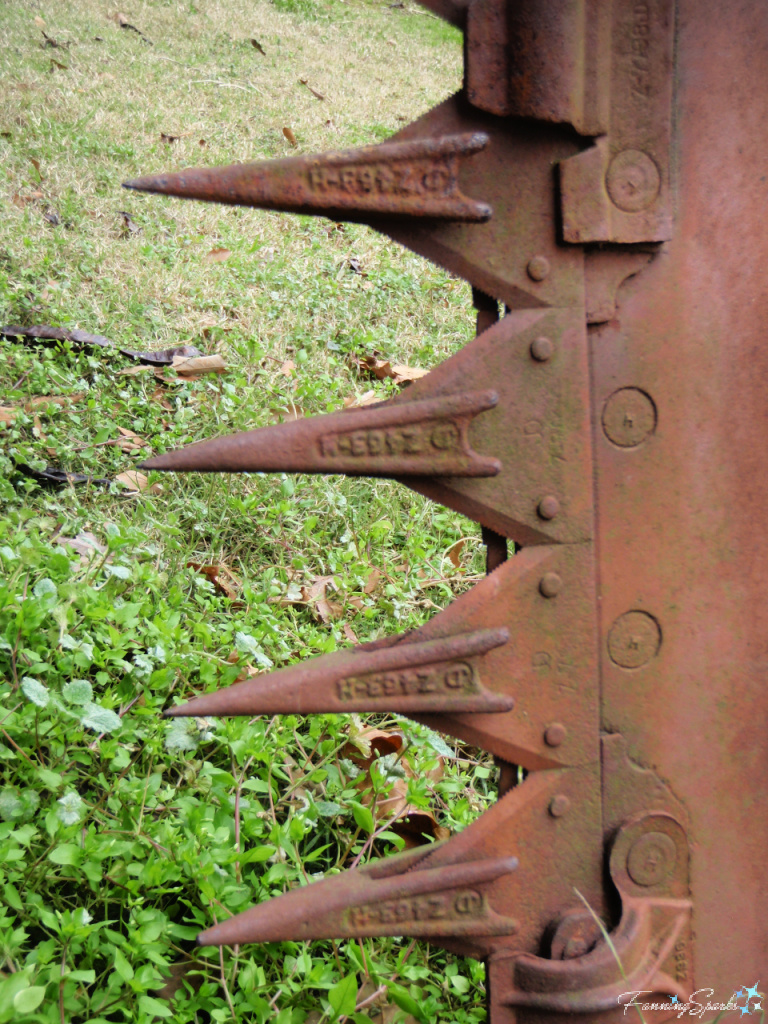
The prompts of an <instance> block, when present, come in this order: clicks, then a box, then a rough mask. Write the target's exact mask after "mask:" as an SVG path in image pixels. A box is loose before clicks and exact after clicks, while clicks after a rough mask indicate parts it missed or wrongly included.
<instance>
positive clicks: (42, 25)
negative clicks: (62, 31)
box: [35, 14, 45, 28]
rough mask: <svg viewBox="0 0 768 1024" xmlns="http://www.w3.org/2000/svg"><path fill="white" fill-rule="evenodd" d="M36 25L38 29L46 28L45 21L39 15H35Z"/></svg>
mask: <svg viewBox="0 0 768 1024" xmlns="http://www.w3.org/2000/svg"><path fill="white" fill-rule="evenodd" d="M35 24H36V25H37V27H38V28H45V19H44V18H41V17H40V15H39V14H36V15H35Z"/></svg>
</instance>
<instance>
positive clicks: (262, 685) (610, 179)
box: [133, 0, 768, 1024]
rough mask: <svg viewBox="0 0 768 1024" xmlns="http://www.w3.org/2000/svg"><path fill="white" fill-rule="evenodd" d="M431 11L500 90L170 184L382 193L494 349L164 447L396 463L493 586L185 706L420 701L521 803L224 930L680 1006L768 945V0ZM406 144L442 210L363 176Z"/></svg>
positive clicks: (268, 707) (410, 706)
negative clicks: (424, 948) (368, 390)
mask: <svg viewBox="0 0 768 1024" xmlns="http://www.w3.org/2000/svg"><path fill="white" fill-rule="evenodd" d="M426 5H427V6H428V7H430V9H432V10H433V11H434V12H435V13H437V14H439V15H440V16H441V17H444V18H446V20H448V21H450V22H451V23H452V24H455V25H457V26H459V27H460V28H462V29H463V30H464V31H465V37H466V50H465V63H466V82H465V89H464V91H463V92H462V93H460V94H458V95H457V96H454V97H451V98H450V99H448V100H446V101H445V103H443V104H441V105H440V106H438V107H437V108H435V109H434V110H432V111H430V112H429V113H428V114H426V115H425V116H424V117H423V118H421V119H419V120H418V121H416V122H415V123H414V124H412V125H409V126H408V127H407V128H405V129H404V130H403V131H402V132H400V133H399V134H398V135H397V136H396V137H395V140H394V141H393V142H392V143H386V144H384V146H380V147H369V148H368V149H366V150H364V151H356V152H357V153H358V154H360V153H362V154H363V155H362V156H354V155H350V154H344V155H343V157H340V156H339V155H338V154H335V155H330V156H326V157H324V158H317V159H310V158H304V157H302V158H298V159H297V160H294V161H278V162H275V163H273V164H270V165H258V167H254V166H251V167H248V166H246V167H244V168H240V169H234V170H233V169H223V170H221V169H219V170H212V171H209V172H198V171H195V172H183V175H181V176H176V177H175V179H174V181H173V182H171V177H173V176H169V178H168V179H166V183H167V182H170V184H169V185H168V187H167V188H166V187H165V185H164V186H163V187H162V188H160V187H158V188H157V189H156V190H158V191H168V192H172V193H174V194H184V195H192V194H197V193H195V192H194V189H196V188H199V189H201V190H202V191H203V192H204V193H205V194H204V195H203V194H201V195H200V198H207V199H217V200H219V201H234V202H246V203H256V205H264V206H267V207H270V208H275V206H277V208H283V209H289V208H290V209H301V210H302V211H303V212H307V210H308V209H309V207H308V206H307V205H306V204H307V203H310V201H312V202H314V201H315V199H316V196H317V194H318V189H317V188H315V189H314V191H312V190H310V191H309V192H308V191H306V182H307V181H308V180H310V177H311V175H313V174H315V171H313V170H312V168H316V169H319V170H318V171H317V173H318V174H320V173H322V174H326V173H330V174H331V175H332V178H328V177H326V178H324V179H322V180H323V181H325V182H326V183H327V186H328V188H327V196H326V198H327V199H328V202H329V203H332V204H335V205H333V207H332V208H333V211H334V215H337V211H338V210H340V209H341V207H340V206H339V203H340V199H339V194H340V192H342V191H344V189H342V188H341V185H340V183H341V182H342V180H344V181H345V182H346V181H348V182H351V183H352V185H350V186H349V188H348V189H347V192H346V193H345V195H346V199H348V200H349V204H348V206H346V207H344V208H343V209H344V211H346V212H345V215H346V216H348V217H349V218H350V219H357V220H363V221H366V222H368V223H371V224H373V225H374V226H375V227H376V228H377V229H378V230H381V231H384V232H386V233H387V234H389V235H390V236H391V237H392V238H395V239H397V240H399V241H400V242H402V243H403V244H405V245H407V246H409V247H410V248H411V249H413V250H414V251H416V252H419V253H421V254H422V255H424V256H426V257H428V258H429V259H432V260H434V261H436V262H438V263H440V264H441V265H443V266H445V267H447V268H449V269H450V270H452V271H453V272H454V273H456V274H459V275H461V276H463V277H465V278H466V279H467V280H468V281H469V282H470V283H471V285H472V287H473V301H474V305H475V307H476V309H477V336H476V337H475V338H474V339H472V340H469V341H468V344H467V345H466V346H465V348H464V349H463V350H462V351H461V352H459V353H458V354H457V355H455V356H453V357H452V358H451V359H449V360H447V361H446V362H445V363H444V364H442V365H441V366H439V367H437V368H435V369H434V370H433V371H432V372H431V373H430V374H429V375H428V376H427V377H425V378H423V379H421V380H419V381H418V382H416V383H414V384H413V385H411V386H410V387H409V388H408V390H407V391H406V392H405V393H404V394H403V395H401V396H399V397H398V398H396V399H394V400H392V401H390V402H387V403H382V404H381V405H380V406H377V407H373V408H371V409H367V410H356V411H353V412H349V413H334V414H332V415H330V416H325V417H318V418H317V419H315V420H308V421H305V422H299V423H291V424H286V425H284V426H279V427H270V428H267V429H265V430H260V431H252V432H249V433H247V434H243V435H239V436H237V437H235V438H223V439H219V440H216V441H211V442H206V443H203V444H201V445H196V446H192V447H190V448H188V449H184V450H182V451H180V452H173V453H169V454H167V455H164V456H160V457H159V458H158V459H156V460H152V462H150V463H149V465H150V466H151V467H154V468H162V469H175V470H189V469H201V470H204V471H222V470H229V471H232V470H235V471H253V470H281V471H285V470H302V471H310V472H347V473H350V474H354V475H360V474H366V475H372V476H382V475H383V476H392V477H394V478H396V479H399V480H402V481H403V483H405V484H407V485H408V486H410V487H412V488H414V489H415V490H417V491H419V492H421V493H423V494H425V495H427V496H429V497H430V498H433V499H434V500H435V501H439V502H441V503H443V504H446V505H448V506H450V507H452V508H454V509H456V510H458V511H461V512H463V513H464V514H466V515H468V516H470V517H471V518H473V519H475V520H476V521H477V522H479V523H480V524H481V525H482V527H483V538H484V540H485V542H486V543H487V545H488V569H489V575H488V577H487V578H486V579H485V580H484V581H482V582H481V583H479V584H477V585H476V586H475V588H474V589H473V590H472V591H470V592H469V593H468V594H465V595H463V596H462V597H461V598H459V599H457V600H456V601H454V603H453V604H452V605H451V606H449V607H448V608H447V609H446V610H445V611H443V612H440V613H439V614H438V615H436V616H434V618H433V619H432V620H431V621H430V622H428V623H427V624H426V625H425V626H423V627H422V628H421V629H419V630H416V631H414V632H412V633H409V634H407V635H405V636H402V637H392V638H389V639H387V640H386V641H384V642H379V643H377V644H374V645H364V646H363V647H361V648H359V649H358V650H356V651H344V652H339V653H336V654H333V655H328V656H324V657H321V658H317V659H314V660H312V661H309V662H307V663H305V664H302V665H298V666H292V667H290V668H287V669H282V670H280V671H279V672H275V673H272V674H271V675H268V676H261V677H259V678H257V679H252V680H247V681H246V682H244V683H240V684H238V685H235V686H233V687H230V688H229V689H227V690H223V691H221V692H218V693H212V694H206V695H203V696H201V697H199V698H197V699H196V700H193V701H191V702H189V703H188V704H186V705H183V706H181V707H178V708H172V709H169V711H168V713H169V714H172V715H176V714H181V715H183V714H214V713H215V714H257V713H260V712H261V713H269V714H273V713H280V712H283V711H285V712H302V711H338V710H344V709H346V710H353V709H354V710H386V711H400V712H401V713H407V714H409V715H410V716H412V717H414V718H417V719H418V720H420V721H422V722H425V723H427V724H429V725H430V726H432V727H433V728H436V729H440V730H443V731H445V732H447V733H449V734H450V735H453V736H456V737H459V738H461V739H464V740H466V741H468V742H470V743H473V744H476V745H478V746H480V747H482V748H484V749H485V750H487V751H490V752H491V753H493V754H494V755H495V756H496V758H497V760H498V762H499V763H500V765H501V782H500V792H502V793H503V794H504V795H503V796H501V797H500V799H499V801H498V802H497V803H496V804H495V805H494V807H492V808H491V809H490V810H489V811H487V812H486V813H485V814H484V815H482V816H481V817H480V818H479V819H478V820H477V821H476V822H474V823H473V824H472V825H471V826H470V827H469V828H467V829H466V830H465V831H463V832H462V833H460V834H458V835H455V836H453V837H452V838H451V839H449V840H448V841H447V842H445V843H442V844H436V845H434V846H432V847H429V848H427V849H424V848H422V849H420V850H418V851H414V852H412V853H409V854H406V855H403V856H401V857H395V858H389V859H387V860H384V861H382V862H379V863H377V864H374V865H370V866H368V867H366V868H364V869H359V870H356V871H354V872H349V873H347V874H346V875H341V876H339V877H334V878H330V879H327V880H325V881H322V882H320V883H317V884H316V885H314V886H310V887H307V888H305V889H302V890H300V891H298V892H294V893H289V894H288V895H287V896H284V897H282V898H280V899H279V900H277V901H273V902H271V903H267V904H264V905H261V906H258V907H254V908H252V909H251V910H248V911H246V912H245V913H244V914H241V915H238V916H237V917H235V918H233V919H231V920H230V921H228V922H225V923H223V924H220V925H217V926H216V927H214V928H212V929H209V930H208V931H206V932H204V933H203V934H202V935H201V937H200V939H201V941H202V942H206V943H222V942H247V941H276V940H280V939H301V938H313V937H344V936H362V935H389V934H392V935H400V934H406V935H417V936H424V937H429V938H430V941H433V942H437V943H439V944H441V945H443V946H445V947H446V948H448V949H451V950H455V951H457V952H459V953H463V954H465V955H471V956H476V957H481V958H485V960H486V962H487V968H488V973H487V977H488V984H489V995H488V1005H489V1010H490V1019H491V1022H492V1024H533V1022H535V1024H549V1022H552V1024H556V1022H563V1021H566V1020H572V1021H574V1022H578V1024H594V1022H596V1021H599V1022H600V1024H603V1022H605V1024H609V1022H610V1024H612V1022H614V1021H616V1022H618V1021H619V1020H624V1019H626V1016H627V1012H628V1010H630V1011H631V1010H632V1008H631V1007H628V1006H627V997H629V996H631V994H632V992H633V991H634V992H642V993H644V994H645V996H646V997H647V1002H648V1003H651V1004H653V1005H652V1007H651V1008H646V1009H643V1011H642V1013H643V1019H644V1020H645V1021H646V1022H648V1024H650V1022H653V1024H660V1022H661V1021H664V1020H668V1019H670V1018H671V1017H677V1016H679V1014H680V1009H679V1007H680V1006H682V1007H685V1006H686V1000H687V999H688V997H689V996H690V995H691V993H693V992H694V991H696V990H697V989H704V990H706V991H710V990H711V998H713V999H714V1000H715V1002H719V1003H727V1002H728V1000H729V999H730V997H731V995H732V994H733V993H734V992H735V991H736V990H737V989H739V988H743V987H745V986H749V985H752V986H753V987H754V988H756V983H757V979H759V978H760V977H761V974H762V973H763V972H762V971H761V968H764V966H765V963H764V958H765V954H766V951H767V950H768V901H767V900H766V895H765V883H764V879H763V875H764V867H763V859H764V854H765V850H766V849H768V815H766V812H765V809H764V807H763V804H762V798H763V793H764V792H765V790H766V788H768V731H767V730H766V728H765V716H766V704H767V703H768V698H767V697H766V694H768V689H767V688H766V680H765V677H766V666H767V665H768V603H767V602H766V601H765V596H764V589H765V580H766V579H768V537H766V536H764V535H765V532H766V527H765V525H764V524H765V522H766V517H765V514H764V513H765V509H766V507H768V470H766V467H765V459H764V450H765V439H766V437H767V436H768V399H766V394H767V393H768V346H766V345H765V339H764V331H765V328H764V325H765V323H766V322H768V287H767V286H766V285H765V283H764V276H765V275H764V268H765V266H766V264H768V234H767V233H766V232H765V230H763V229H762V228H761V218H760V211H761V210H762V209H763V208H764V205H765V200H766V194H767V191H768V185H766V179H767V178H768V172H767V171H766V168H768V135H766V133H765V131H764V124H765V120H766V115H768V109H766V108H767V107H768V7H766V5H764V4H762V3H759V2H757V0H744V2H740V3H738V4H734V5H732V6H730V7H728V9H727V12H725V11H724V10H723V8H722V6H721V5H719V4H716V3H715V2H714V0H678V3H677V5H675V4H673V2H672V0H552V2H550V3H541V2H538V0H514V2H513V0H469V2H467V3H463V2H457V3H451V2H449V0H428V2H427V4H426ZM673 128H674V130H673ZM481 137H482V143H481V142H480V141H479V140H480V139H481ZM473 139H474V140H476V144H475V143H470V142H467V140H473ZM457 140H464V141H461V142H458V141H457ZM403 146H404V147H405V148H402V147H403ZM452 146H453V147H454V148H453V149H452V148H451V147H452ZM397 147H400V148H397ZM462 147H464V148H462ZM470 150H475V151H474V152H473V154H472V155H471V156H468V157H467V159H464V158H463V157H464V156H465V155H466V154H467V153H469V151H470ZM385 151H386V155H385V156H382V153H385ZM393 154H394V155H393ZM402 154H407V156H403V155H402ZM460 156H461V159H460V158H459V157H460ZM387 160H389V161H390V162H391V165H392V166H395V165H397V166H400V165H399V164H397V161H398V160H401V161H402V166H403V167H406V166H407V167H412V168H417V171H418V173H417V177H418V175H421V180H422V181H426V180H430V181H432V180H434V181H438V180H441V181H447V180H449V179H450V181H451V185H450V189H449V191H450V195H448V194H446V195H441V196H433V197H431V198H432V199H434V200H435V201H436V202H438V205H439V204H440V203H442V204H443V206H442V207H441V209H442V210H443V212H441V213H434V212H431V213H429V214H428V215H427V216H422V215H421V214H419V213H418V211H417V209H416V206H417V205H418V203H416V201H415V199H414V197H413V196H412V195H405V194H402V195H394V194H387V196H385V197H383V196H382V194H379V192H376V193H375V194H374V190H373V188H371V190H366V189H365V188H363V187H362V186H360V182H361V181H363V180H365V181H366V182H373V181H374V180H375V174H376V173H378V172H375V171H373V170H371V168H376V167H378V166H379V164H380V163H381V165H382V166H383V165H384V163H386V161H387ZM388 166H389V165H388ZM346 167H350V168H351V167H355V168H357V170H355V171H354V173H353V172H352V171H350V176H349V178H348V179H344V178H343V170H344V168H346ZM329 168H330V169H331V170H330V171H329ZM361 168H362V170H361ZM435 168H447V169H446V170H445V174H446V175H447V176H448V177H447V178H446V177H443V178H441V177H440V174H439V173H437V174H436V175H435V176H434V177H433V178H430V177H429V176H430V175H431V174H432V172H433V170H434V169H435ZM369 173H370V174H371V175H373V177H370V178H369V177H365V178H363V177H361V175H363V174H365V175H368V174H369ZM414 173H416V172H414ZM185 175H186V179H185V181H186V182H187V183H189V182H192V183H193V185H190V186H189V187H188V184H187V183H183V182H182V183H181V184H180V178H181V177H183V176H185ZM333 175H338V180H337V179H336V178H335V177H333ZM320 180H321V178H319V177H318V178H316V179H315V181H316V182H319V181H320ZM387 180H389V179H387ZM142 181H143V185H144V186H146V185H147V181H146V180H142ZM160 181H161V179H153V181H152V182H150V184H151V185H152V187H153V188H154V187H155V186H156V185H158V182H160ZM297 182H298V183H301V188H304V189H305V191H304V192H301V189H299V187H298V185H297ZM133 184H134V185H137V184H139V185H141V184H142V183H141V182H139V183H133ZM182 186H183V187H182ZM353 186H354V187H353ZM377 187H378V186H377ZM232 188H234V189H235V191H234V192H232V191H230V192H228V191H227V190H228V189H232ZM344 188H347V186H346V185H345V186H344ZM185 190H186V191H185ZM259 190H260V191H259ZM292 190H293V191H292ZM382 191H383V190H382ZM310 192H311V195H310ZM289 193H291V194H292V195H293V197H294V198H293V199H292V200H291V202H293V204H294V205H291V204H290V203H289V202H288V196H289ZM353 193H354V194H353ZM260 196H261V197H264V198H259V197H260ZM297 196H298V198H296V197H297ZM312 196H315V199H312ZM276 197H277V198H276ZM385 200H386V202H387V203H391V205H390V206H387V207H386V209H385V206H383V205H376V204H382V203H384V202H385ZM419 202H420V200H419ZM302 203H304V204H305V205H303V206H302V205H301V204H302ZM451 204H453V205H452V206H451ZM482 204H485V206H483V214H482V216H483V217H485V216H486V212H487V213H488V214H490V216H489V219H487V220H486V221H483V220H482V217H480V216H478V217H476V218H475V219H474V220H473V219H472V217H468V216H466V217H464V218H463V219H462V217H461V216H459V215H458V214H457V210H463V211H464V212H465V213H466V212H467V211H469V210H474V211H475V212H476V213H479V212H480V207H481V206H482ZM486 208H487V209H486ZM420 209H421V212H422V213H423V212H424V210H425V209H426V207H424V206H422V207H420ZM431 209H433V210H434V209H435V208H431ZM449 209H452V210H453V213H451V212H449ZM387 211H388V212H389V214H390V215H391V216H389V217H387V216H386V213H387ZM311 212H318V213H321V212H330V207H327V206H326V207H323V206H322V204H318V205H317V206H316V207H313V208H312V210H311ZM673 212H674V218H673ZM583 243H600V244H599V245H592V244H589V245H587V246H586V247H584V246H583ZM500 307H502V308H503V307H506V315H505V316H504V317H503V318H502V319H501V320H499V310H500ZM409 431H410V432H411V433H408V432H409ZM406 435H407V438H408V439H406ZM435 437H438V438H440V439H441V443H439V444H435ZM442 439H450V443H445V444H444V443H443V441H442ZM411 449H414V450H411ZM508 541H514V542H516V544H517V545H522V550H518V551H517V552H515V553H514V554H513V553H512V545H511V544H509V551H508ZM508 555H509V556H510V557H508ZM515 765H520V766H523V767H525V768H526V769H527V771H528V773H529V774H528V775H527V777H526V778H525V780H524V781H523V782H522V783H521V784H519V785H515V784H514V780H515V777H516V769H515V768H514V766H515ZM606 933H610V937H609V939H607V938H606ZM708 998H710V997H708ZM752 1009H753V1010H754V1004H752ZM683 1012H687V1011H685V1010H683ZM743 1015H744V1013H742V1016H743ZM713 1016H716V1012H715V1013H713ZM734 1016H735V1014H734ZM726 1019H727V1015H726Z"/></svg>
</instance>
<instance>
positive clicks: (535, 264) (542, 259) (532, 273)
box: [527, 256, 549, 281]
mask: <svg viewBox="0 0 768 1024" xmlns="http://www.w3.org/2000/svg"><path fill="white" fill-rule="evenodd" d="M527 270H528V277H530V279H531V280H532V281H543V280H544V278H545V277H546V276H547V275H548V274H549V260H548V259H547V257H546V256H532V257H531V259H529V260H528V267H527Z"/></svg>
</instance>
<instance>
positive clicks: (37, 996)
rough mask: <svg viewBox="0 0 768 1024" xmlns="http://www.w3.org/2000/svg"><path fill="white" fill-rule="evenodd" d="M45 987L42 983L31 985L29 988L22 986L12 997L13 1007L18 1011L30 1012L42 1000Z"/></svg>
mask: <svg viewBox="0 0 768 1024" xmlns="http://www.w3.org/2000/svg"><path fill="white" fill-rule="evenodd" d="M44 995H45V988H44V986H43V985H32V986H31V988H23V989H22V990H21V992H17V993H16V995H15V996H14V997H13V1008H14V1010H17V1011H18V1012H19V1013H32V1011H33V1010H36V1009H37V1008H38V1006H39V1005H40V1003H42V1001H43V996H44Z"/></svg>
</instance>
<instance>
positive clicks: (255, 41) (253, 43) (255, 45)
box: [251, 39, 267, 57]
mask: <svg viewBox="0 0 768 1024" xmlns="http://www.w3.org/2000/svg"><path fill="white" fill-rule="evenodd" d="M251 46H252V47H253V48H254V50H258V51H259V53H260V54H261V55H262V56H263V57H266V56H267V51H266V50H265V49H264V47H263V46H262V45H261V43H260V42H259V40H258V39H252V40H251Z"/></svg>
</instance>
